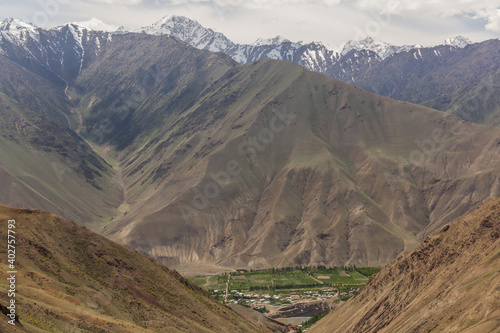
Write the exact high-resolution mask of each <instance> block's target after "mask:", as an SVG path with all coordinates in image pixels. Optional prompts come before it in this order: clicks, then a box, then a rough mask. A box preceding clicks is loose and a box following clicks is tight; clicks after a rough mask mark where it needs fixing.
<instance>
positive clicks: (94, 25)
mask: <svg viewBox="0 0 500 333" xmlns="http://www.w3.org/2000/svg"><path fill="white" fill-rule="evenodd" d="M75 23H76V24H79V25H82V26H84V27H86V28H88V29H92V30H100V31H116V29H118V28H119V26H117V25H114V24H107V23H104V22H103V21H101V20H99V19H98V18H96V17H93V18H91V19H90V20H87V21H80V22H75Z"/></svg>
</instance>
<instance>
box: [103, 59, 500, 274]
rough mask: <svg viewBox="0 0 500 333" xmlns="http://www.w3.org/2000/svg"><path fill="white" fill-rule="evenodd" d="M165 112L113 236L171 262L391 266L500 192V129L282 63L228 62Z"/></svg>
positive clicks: (128, 160)
mask: <svg viewBox="0 0 500 333" xmlns="http://www.w3.org/2000/svg"><path fill="white" fill-rule="evenodd" d="M158 124H159V123H155V124H153V125H152V126H156V127H153V128H152V129H151V131H148V133H155V136H154V137H149V138H147V140H145V141H142V144H141V145H137V146H139V147H140V149H137V151H136V152H134V153H133V154H130V155H128V156H130V157H127V156H125V157H124V161H125V162H124V163H122V167H123V169H124V175H125V177H126V183H127V184H128V186H129V187H128V188H129V193H130V196H129V199H130V200H129V205H130V209H129V212H128V213H127V215H124V216H121V217H120V218H118V219H117V220H116V221H114V222H112V223H110V224H109V225H108V226H107V228H106V231H105V235H107V236H110V237H112V238H113V239H115V240H118V241H122V242H125V243H126V244H129V245H131V246H132V247H134V248H136V249H138V250H139V251H140V252H143V253H147V254H149V255H151V256H153V257H155V258H158V259H159V260H161V261H162V262H164V263H166V264H170V265H177V264H179V263H189V262H199V261H203V262H211V263H216V264H219V265H222V266H230V267H242V266H246V265H249V266H250V267H253V268H259V267H269V266H290V265H295V264H304V265H307V264H314V265H317V264H329V265H343V264H346V263H347V264H356V265H368V266H370V265H371V266H376V265H382V264H385V263H387V262H388V261H390V260H392V258H394V257H396V256H397V255H398V254H399V253H401V252H402V251H406V250H410V249H412V248H414V247H415V246H417V245H418V243H419V242H420V239H422V237H423V236H425V235H427V234H429V233H432V232H433V231H435V230H437V229H438V228H439V227H441V226H443V225H444V224H446V223H449V222H451V221H453V220H454V219H456V218H458V217H459V216H462V215H463V214H465V213H466V212H467V211H469V210H470V209H471V208H472V207H474V206H475V205H477V204H480V203H482V202H483V201H485V200H488V199H491V198H493V197H495V196H497V195H499V194H500V184H499V182H498V177H499V175H500V174H499V171H498V170H500V169H499V168H498V167H499V166H500V165H499V164H500V158H499V156H500V144H499V143H500V131H499V130H498V129H497V128H494V127H487V126H481V125H475V124H472V123H468V122H464V121H462V120H459V119H457V118H455V117H452V116H448V115H446V114H444V113H442V112H439V111H435V110H432V109H428V108H425V107H421V106H417V105H412V104H409V103H405V102H398V101H395V100H391V99H387V98H383V97H380V96H376V95H373V94H371V93H367V92H365V91H362V90H360V89H358V88H355V87H352V86H349V85H347V84H344V83H341V82H338V81H335V80H333V79H330V78H328V77H326V76H323V75H321V74H317V73H313V72H309V71H307V70H305V69H303V68H301V67H299V66H297V65H294V64H291V63H287V62H279V61H272V60H264V61H259V62H256V63H252V64H247V65H243V66H238V67H235V68H233V69H230V70H229V71H227V73H226V74H224V75H223V76H221V77H220V78H219V79H218V80H217V81H214V83H213V84H212V85H210V87H209V88H207V89H206V90H204V91H203V92H202V94H201V95H200V97H199V98H198V100H197V101H196V102H195V103H194V104H193V105H191V106H189V107H187V108H186V109H185V110H184V112H183V113H182V114H181V115H180V116H178V117H177V119H176V121H175V122H172V123H171V124H169V125H168V126H163V127H162V126H161V125H158ZM139 142H141V141H139ZM374 249H376V250H374Z"/></svg>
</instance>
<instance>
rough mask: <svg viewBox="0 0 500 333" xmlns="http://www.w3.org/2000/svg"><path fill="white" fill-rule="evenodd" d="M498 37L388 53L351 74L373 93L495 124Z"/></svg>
mask: <svg viewBox="0 0 500 333" xmlns="http://www.w3.org/2000/svg"><path fill="white" fill-rule="evenodd" d="M499 53H500V40H498V39H497V40H495V39H492V40H488V41H485V42H482V43H476V44H471V45H468V46H466V47H464V48H457V47H451V46H446V45H443V46H436V47H434V48H422V49H418V50H412V51H409V52H403V53H399V54H397V55H394V56H391V57H389V58H387V59H385V60H383V61H381V62H380V63H378V64H377V65H376V66H372V67H371V68H369V69H367V70H366V71H363V72H362V73H360V75H359V76H357V77H354V80H353V81H352V83H353V84H355V85H357V86H359V87H361V88H363V89H367V90H369V91H372V92H374V93H377V94H380V95H383V96H388V97H392V98H396V99H399V100H405V101H409V102H413V103H419V104H424V105H427V106H430V107H433V108H436V109H439V110H443V111H450V112H451V113H453V114H455V115H457V116H459V117H461V118H463V119H466V120H470V121H474V122H478V123H488V124H494V125H498V124H500V118H499V114H498V103H497V101H496V99H495V96H498V89H499V88H498V87H499V86H500V83H499V81H498V74H497V73H498V71H499V69H500V62H499V61H498V55H499Z"/></svg>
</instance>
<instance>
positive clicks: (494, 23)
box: [486, 9, 500, 32]
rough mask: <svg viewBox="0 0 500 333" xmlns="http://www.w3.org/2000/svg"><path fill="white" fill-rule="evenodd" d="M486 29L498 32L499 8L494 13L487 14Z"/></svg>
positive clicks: (499, 27) (499, 30)
mask: <svg viewBox="0 0 500 333" xmlns="http://www.w3.org/2000/svg"><path fill="white" fill-rule="evenodd" d="M486 29H488V30H490V31H495V32H500V9H497V10H496V12H495V13H491V14H490V15H488V24H486Z"/></svg>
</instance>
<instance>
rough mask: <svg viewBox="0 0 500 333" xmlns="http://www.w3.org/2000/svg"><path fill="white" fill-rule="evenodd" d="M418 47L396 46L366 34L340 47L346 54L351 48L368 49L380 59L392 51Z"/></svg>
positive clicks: (397, 51)
mask: <svg viewBox="0 0 500 333" xmlns="http://www.w3.org/2000/svg"><path fill="white" fill-rule="evenodd" d="M419 47H421V46H420V45H402V46H396V45H392V44H389V43H386V42H382V41H379V40H376V39H373V37H371V36H368V37H366V38H365V39H362V40H350V41H348V42H347V43H346V44H345V45H344V47H343V49H342V55H346V54H347V53H349V52H350V51H351V50H356V51H361V50H368V51H373V52H375V53H376V54H377V55H378V56H379V57H380V59H385V58H387V57H389V56H390V55H392V54H394V53H401V52H406V51H409V50H411V49H416V48H419Z"/></svg>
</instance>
